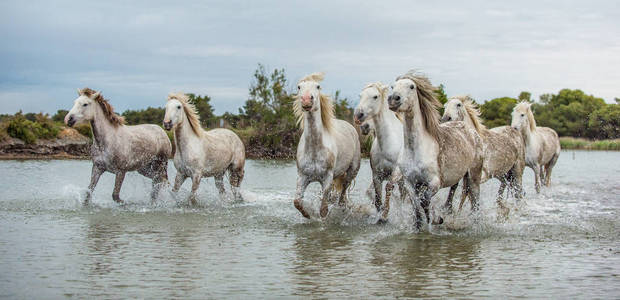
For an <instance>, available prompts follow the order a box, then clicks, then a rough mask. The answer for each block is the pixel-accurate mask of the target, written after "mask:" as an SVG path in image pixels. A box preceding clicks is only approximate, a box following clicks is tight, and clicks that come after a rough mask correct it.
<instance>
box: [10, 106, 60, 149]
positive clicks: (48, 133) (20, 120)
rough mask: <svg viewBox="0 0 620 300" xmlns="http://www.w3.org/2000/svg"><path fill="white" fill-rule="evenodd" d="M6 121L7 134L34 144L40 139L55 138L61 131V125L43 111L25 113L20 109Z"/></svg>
mask: <svg viewBox="0 0 620 300" xmlns="http://www.w3.org/2000/svg"><path fill="white" fill-rule="evenodd" d="M5 122H6V125H3V126H2V128H3V129H5V130H6V135H8V136H10V137H13V138H17V139H20V140H22V141H24V143H26V144H34V143H35V142H36V141H37V140H38V139H52V138H55V137H56V135H58V132H59V131H60V126H58V124H56V123H54V121H52V120H51V119H50V117H49V115H44V114H42V113H38V114H26V115H23V114H22V112H21V111H20V112H18V113H16V114H15V115H14V116H13V117H11V118H8V119H7V120H5ZM3 139H4V138H3Z"/></svg>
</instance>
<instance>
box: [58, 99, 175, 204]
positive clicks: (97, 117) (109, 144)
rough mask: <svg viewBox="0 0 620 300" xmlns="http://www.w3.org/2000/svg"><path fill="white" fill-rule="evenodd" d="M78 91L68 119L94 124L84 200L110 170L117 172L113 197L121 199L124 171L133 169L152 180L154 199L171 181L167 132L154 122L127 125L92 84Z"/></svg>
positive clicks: (152, 197) (152, 196)
mask: <svg viewBox="0 0 620 300" xmlns="http://www.w3.org/2000/svg"><path fill="white" fill-rule="evenodd" d="M78 95H79V97H78V98H77V99H76V100H75V104H74V107H73V108H72V109H71V111H70V112H69V113H67V116H66V117H65V123H67V125H69V126H73V125H74V124H76V123H79V122H85V121H88V122H90V125H91V129H92V133H93V145H92V146H91V158H92V161H93V168H92V173H91V180H90V184H89V186H88V193H87V197H86V200H85V201H86V202H88V201H90V197H91V194H92V192H93V190H94V189H95V186H96V185H97V182H98V181H99V177H100V176H101V174H103V173H104V172H110V173H113V174H115V175H116V179H115V183H114V191H113V193H112V198H113V199H114V201H116V202H119V203H120V202H122V200H121V198H120V190H121V187H122V184H123V180H124V178H125V173H127V172H130V171H137V172H138V173H140V174H141V175H143V176H145V177H148V178H151V179H152V180H153V192H152V193H151V199H152V200H154V199H155V198H156V196H157V194H158V192H159V190H160V189H161V187H162V184H163V183H167V181H168V175H167V167H168V157H169V156H170V154H171V152H172V146H171V144H170V140H169V139H168V136H167V135H166V133H165V132H164V131H163V130H162V129H161V128H160V127H159V126H157V125H152V124H143V125H135V126H126V125H124V124H123V119H122V118H121V117H119V116H117V115H116V114H114V111H113V109H112V107H111V106H110V105H109V103H108V102H107V100H105V99H104V98H103V96H101V94H100V93H98V92H95V91H93V90H91V89H89V88H84V89H81V90H78Z"/></svg>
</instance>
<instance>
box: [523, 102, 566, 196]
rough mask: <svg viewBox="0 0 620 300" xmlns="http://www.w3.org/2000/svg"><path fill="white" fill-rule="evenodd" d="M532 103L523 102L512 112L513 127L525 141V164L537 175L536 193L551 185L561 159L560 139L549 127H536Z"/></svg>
mask: <svg viewBox="0 0 620 300" xmlns="http://www.w3.org/2000/svg"><path fill="white" fill-rule="evenodd" d="M531 105H532V104H531V103H528V102H521V103H519V104H517V106H515V108H514V109H513V111H512V127H513V128H515V129H517V130H519V131H520V132H521V135H523V138H524V140H525V164H526V165H527V166H528V167H530V168H532V170H534V174H535V175H536V178H535V179H536V182H535V187H536V192H537V193H540V185H541V184H543V185H545V186H550V185H551V170H552V169H553V166H554V165H555V163H556V162H557V161H558V157H560V138H558V134H557V132H555V130H553V129H551V128H548V127H536V120H535V119H534V114H533V113H532V109H531Z"/></svg>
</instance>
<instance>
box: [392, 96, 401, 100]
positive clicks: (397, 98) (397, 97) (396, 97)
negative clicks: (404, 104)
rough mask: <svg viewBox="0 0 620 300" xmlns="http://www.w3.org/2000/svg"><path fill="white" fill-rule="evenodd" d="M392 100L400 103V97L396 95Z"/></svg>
mask: <svg viewBox="0 0 620 300" xmlns="http://www.w3.org/2000/svg"><path fill="white" fill-rule="evenodd" d="M392 99H394V101H400V96H398V95H396V96H394V97H393V98H392Z"/></svg>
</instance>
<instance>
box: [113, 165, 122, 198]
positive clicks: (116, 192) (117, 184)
mask: <svg viewBox="0 0 620 300" xmlns="http://www.w3.org/2000/svg"><path fill="white" fill-rule="evenodd" d="M123 180H125V172H124V171H121V172H118V173H116V179H115V180H114V191H113V192H112V199H113V200H114V201H116V202H117V203H123V200H121V198H120V193H121V186H123Z"/></svg>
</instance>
